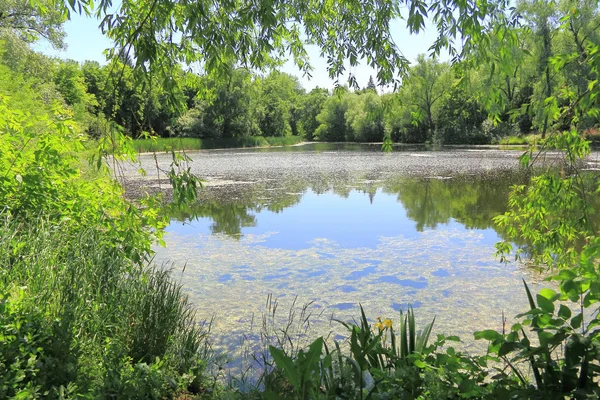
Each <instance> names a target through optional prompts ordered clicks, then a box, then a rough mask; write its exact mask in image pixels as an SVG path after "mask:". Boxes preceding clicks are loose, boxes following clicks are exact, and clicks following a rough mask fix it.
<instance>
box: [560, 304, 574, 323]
mask: <svg viewBox="0 0 600 400" xmlns="http://www.w3.org/2000/svg"><path fill="white" fill-rule="evenodd" d="M558 316H559V317H561V318H563V319H565V320H566V319H569V318H571V309H570V308H569V307H567V306H565V305H564V304H561V305H560V308H559V309H558Z"/></svg>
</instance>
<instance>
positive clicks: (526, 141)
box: [498, 134, 542, 146]
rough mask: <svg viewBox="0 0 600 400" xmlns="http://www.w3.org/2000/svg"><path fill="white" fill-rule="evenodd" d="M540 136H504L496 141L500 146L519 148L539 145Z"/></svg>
mask: <svg viewBox="0 0 600 400" xmlns="http://www.w3.org/2000/svg"><path fill="white" fill-rule="evenodd" d="M541 138H542V135H533V134H532V135H522V136H505V137H503V138H501V139H500V140H499V141H498V144H500V145H507V146H521V145H533V144H536V143H539V142H540V140H541Z"/></svg>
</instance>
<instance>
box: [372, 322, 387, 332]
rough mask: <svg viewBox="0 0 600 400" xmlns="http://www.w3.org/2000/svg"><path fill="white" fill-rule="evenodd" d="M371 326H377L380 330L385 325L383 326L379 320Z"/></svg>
mask: <svg viewBox="0 0 600 400" xmlns="http://www.w3.org/2000/svg"><path fill="white" fill-rule="evenodd" d="M373 328H377V329H379V330H380V331H381V330H383V328H385V327H384V326H383V324H382V323H381V321H380V322H378V323H376V324H375V325H373Z"/></svg>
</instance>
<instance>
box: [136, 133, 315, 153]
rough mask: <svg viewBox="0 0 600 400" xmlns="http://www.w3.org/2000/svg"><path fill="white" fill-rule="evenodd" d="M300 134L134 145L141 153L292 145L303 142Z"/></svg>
mask: <svg viewBox="0 0 600 400" xmlns="http://www.w3.org/2000/svg"><path fill="white" fill-rule="evenodd" d="M302 140H303V139H302V137H300V136H283V137H264V136H248V137H244V138H230V139H197V138H155V139H137V140H135V141H134V147H135V149H136V150H137V151H138V152H139V153H147V152H152V151H165V150H202V149H227V148H238V147H268V146H291V145H294V144H298V143H301V142H302Z"/></svg>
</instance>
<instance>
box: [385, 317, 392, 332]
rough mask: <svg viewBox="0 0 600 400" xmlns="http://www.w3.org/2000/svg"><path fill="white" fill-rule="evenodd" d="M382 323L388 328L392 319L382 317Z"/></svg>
mask: <svg viewBox="0 0 600 400" xmlns="http://www.w3.org/2000/svg"><path fill="white" fill-rule="evenodd" d="M383 324H384V325H385V327H386V328H388V329H389V328H391V327H392V320H391V319H388V318H386V319H384V320H383Z"/></svg>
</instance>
